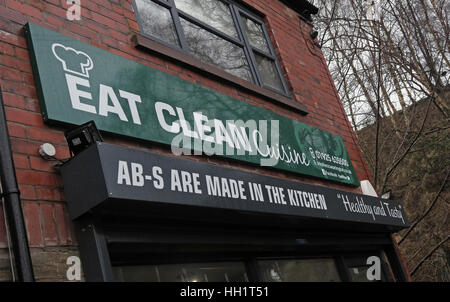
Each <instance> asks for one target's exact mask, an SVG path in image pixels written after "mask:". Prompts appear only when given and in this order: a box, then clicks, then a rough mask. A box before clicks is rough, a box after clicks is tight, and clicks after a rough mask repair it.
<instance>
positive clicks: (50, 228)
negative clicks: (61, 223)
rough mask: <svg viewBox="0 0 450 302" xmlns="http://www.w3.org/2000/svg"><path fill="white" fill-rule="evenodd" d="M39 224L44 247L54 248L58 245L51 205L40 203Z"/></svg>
mask: <svg viewBox="0 0 450 302" xmlns="http://www.w3.org/2000/svg"><path fill="white" fill-rule="evenodd" d="M39 207H40V210H41V222H42V230H43V237H44V244H45V245H46V246H54V245H57V244H58V234H57V231H56V221H55V212H54V208H53V203H40V204H39Z"/></svg>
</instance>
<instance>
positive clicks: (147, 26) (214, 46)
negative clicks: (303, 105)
mask: <svg viewBox="0 0 450 302" xmlns="http://www.w3.org/2000/svg"><path fill="white" fill-rule="evenodd" d="M134 7H135V11H136V15H137V20H138V24H139V28H140V31H141V34H142V35H144V36H146V37H148V38H150V39H152V40H155V41H157V42H160V43H163V44H165V45H167V46H170V47H172V48H176V49H178V50H181V51H182V52H185V53H187V54H189V55H191V56H194V57H195V58H197V59H199V60H200V61H202V62H203V63H207V64H210V65H213V66H215V67H217V68H220V69H222V70H224V71H226V72H228V73H230V74H232V75H234V76H236V77H239V78H241V79H244V80H246V81H248V82H251V83H253V84H257V85H259V86H262V87H265V88H267V89H270V90H273V91H275V92H278V93H280V94H282V95H285V96H287V95H288V92H287V88H286V83H285V81H284V78H283V76H282V73H281V68H280V65H279V63H278V61H277V58H276V56H275V52H274V49H273V47H272V45H271V42H270V39H269V36H268V34H267V29H266V27H265V24H264V21H263V18H262V17H261V16H259V15H255V14H253V13H252V12H250V11H248V10H247V9H244V8H243V7H241V6H239V5H237V4H236V3H234V1H229V0H166V1H162V0H134Z"/></svg>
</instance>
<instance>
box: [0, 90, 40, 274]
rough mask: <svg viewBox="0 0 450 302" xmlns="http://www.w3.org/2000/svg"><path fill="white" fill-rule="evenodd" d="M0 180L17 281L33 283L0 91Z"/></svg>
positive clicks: (0, 194)
mask: <svg viewBox="0 0 450 302" xmlns="http://www.w3.org/2000/svg"><path fill="white" fill-rule="evenodd" d="M0 180H1V187H2V190H3V191H2V192H1V193H0V197H1V198H3V200H4V203H3V204H4V207H5V212H6V216H7V223H8V227H9V232H10V235H11V241H12V249H13V253H14V261H15V264H16V268H17V276H18V280H19V281H25V282H32V281H34V274H33V265H32V264H31V256H30V250H29V247H28V239H27V232H26V229H25V222H24V219H23V213H22V205H21V202H20V192H19V188H18V186H17V179H16V171H15V169H14V162H13V157H12V152H11V143H10V141H9V134H8V127H7V125H6V115H5V108H4V106H3V97H2V93H1V90H0Z"/></svg>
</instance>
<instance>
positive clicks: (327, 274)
mask: <svg viewBox="0 0 450 302" xmlns="http://www.w3.org/2000/svg"><path fill="white" fill-rule="evenodd" d="M258 266H259V269H260V272H261V277H262V281H264V282H302V281H311V282H337V281H341V279H340V277H339V273H338V270H337V267H336V264H335V261H334V259H331V258H328V259H292V260H264V261H259V262H258Z"/></svg>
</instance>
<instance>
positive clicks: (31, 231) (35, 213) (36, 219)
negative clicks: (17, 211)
mask: <svg viewBox="0 0 450 302" xmlns="http://www.w3.org/2000/svg"><path fill="white" fill-rule="evenodd" d="M23 212H24V217H25V224H26V228H27V234H28V242H29V244H30V246H43V245H44V242H43V240H42V230H41V223H40V215H39V204H38V203H36V202H23Z"/></svg>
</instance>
